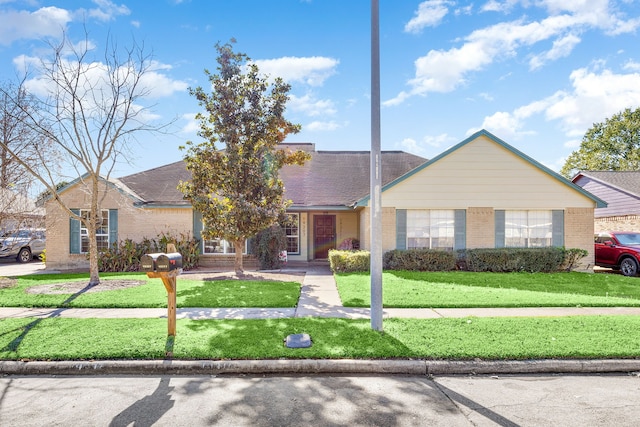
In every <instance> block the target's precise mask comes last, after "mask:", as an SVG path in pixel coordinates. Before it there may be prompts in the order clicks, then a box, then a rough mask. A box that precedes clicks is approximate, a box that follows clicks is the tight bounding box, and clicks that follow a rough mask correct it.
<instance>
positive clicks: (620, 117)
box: [560, 108, 640, 178]
mask: <svg viewBox="0 0 640 427" xmlns="http://www.w3.org/2000/svg"><path fill="white" fill-rule="evenodd" d="M639 169H640V108H637V109H635V110H631V109H630V108H627V109H625V110H624V111H622V112H620V113H617V114H614V115H613V116H611V117H610V118H608V119H607V120H605V121H604V122H603V123H595V124H594V125H593V126H592V127H591V128H590V129H589V130H588V131H587V133H586V134H585V135H584V137H583V138H582V143H581V144H580V148H579V149H578V150H577V151H574V152H573V153H571V154H570V155H569V157H568V158H567V160H566V162H565V164H564V166H563V167H562V169H561V170H560V173H561V174H562V175H564V176H565V177H567V178H571V177H572V176H573V175H575V174H576V173H577V172H578V171H581V170H600V171H637V170H639Z"/></svg>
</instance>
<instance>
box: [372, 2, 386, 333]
mask: <svg viewBox="0 0 640 427" xmlns="http://www.w3.org/2000/svg"><path fill="white" fill-rule="evenodd" d="M379 22H380V19H379V5H378V0H371V188H370V198H369V204H370V209H371V216H370V224H371V250H370V253H371V267H370V273H371V329H373V330H376V331H381V332H382V330H383V329H382V206H381V199H382V189H381V187H382V164H381V163H382V159H381V152H380V28H379Z"/></svg>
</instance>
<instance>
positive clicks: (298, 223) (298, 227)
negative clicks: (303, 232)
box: [284, 212, 300, 255]
mask: <svg viewBox="0 0 640 427" xmlns="http://www.w3.org/2000/svg"><path fill="white" fill-rule="evenodd" d="M287 216H295V217H296V218H297V227H296V228H297V230H298V233H297V234H286V233H287V227H284V230H285V234H286V238H287V251H288V249H289V241H288V240H289V238H295V239H296V240H297V241H298V245H297V246H298V251H297V252H288V253H289V254H291V255H300V213H298V212H292V213H287Z"/></svg>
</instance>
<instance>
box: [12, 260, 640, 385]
mask: <svg viewBox="0 0 640 427" xmlns="http://www.w3.org/2000/svg"><path fill="white" fill-rule="evenodd" d="M300 269H301V268H298V269H297V271H300ZM304 270H305V276H304V280H303V283H302V289H301V295H300V300H299V302H298V306H297V307H296V308H290V309H287V308H282V309H259V308H248V309H239V308H222V309H211V308H188V309H187V308H183V309H178V310H177V313H176V316H177V318H179V319H194V320H201V319H216V318H217V319H264V318H285V317H339V318H350V319H363V318H369V309H358V308H347V307H343V306H342V303H341V301H340V297H339V295H338V291H337V288H336V284H335V280H334V278H333V274H332V273H331V271H330V270H329V268H328V267H327V266H317V265H314V266H309V267H307V268H305V269H304ZM42 272H45V268H44V264H42V263H41V262H35V261H34V262H32V263H27V264H17V263H15V262H13V263H10V262H7V261H6V260H2V262H0V276H4V277H13V276H20V275H26V274H37V273H42ZM47 272H49V271H47ZM187 275H188V273H187V274H185V276H187ZM178 286H179V280H178ZM383 313H384V314H383V315H384V317H385V318H394V317H404V318H439V317H469V316H472V317H498V316H500V317H504V316H510V317H514V316H519V317H522V316H526V317H556V316H578V315H640V308H638V307H629V308H627V307H624V308H623V307H613V308H599V307H567V308H563V307H541V308H521V309H512V308H509V309H506V308H482V309H477V308H476V309H385V310H384V311H383ZM51 316H56V317H85V318H144V317H154V318H166V317H167V310H166V309H41V308H12V307H6V308H0V319H2V318H11V317H51ZM630 372H640V359H607V360H526V361H521V360H520V361H509V360H499V361H484V360H471V361H457V360H344V359H340V360H315V359H313V360H285V359H278V360H197V361H183V360H169V359H167V360H151V361H145V360H105V361H64V362H47V361H29V362H22V361H0V373H3V374H14V375H32V374H34V375H35V374H37V375H40V374H56V375H96V374H115V375H117V374H127V375H138V374H144V375H147V374H148V375H162V374H177V375H180V374H186V375H200V374H205V375H217V374H238V373H246V374H284V373H295V374H303V373H312V374H367V373H369V374H410V375H448V374H540V373H544V374H551V373H573V374H582V373H630Z"/></svg>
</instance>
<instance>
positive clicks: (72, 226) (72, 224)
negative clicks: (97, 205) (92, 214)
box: [69, 209, 80, 254]
mask: <svg viewBox="0 0 640 427" xmlns="http://www.w3.org/2000/svg"><path fill="white" fill-rule="evenodd" d="M71 212H73V213H74V214H76V215H80V209H71ZM69 253H71V254H79V253H80V221H78V220H77V219H74V218H71V217H69Z"/></svg>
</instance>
